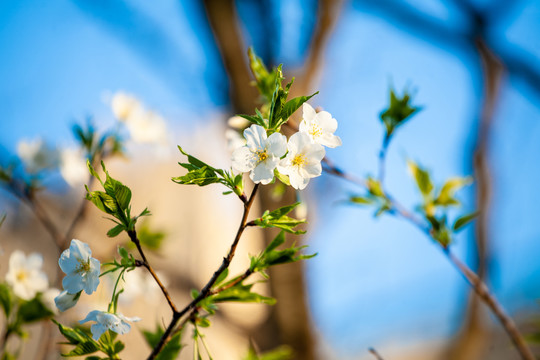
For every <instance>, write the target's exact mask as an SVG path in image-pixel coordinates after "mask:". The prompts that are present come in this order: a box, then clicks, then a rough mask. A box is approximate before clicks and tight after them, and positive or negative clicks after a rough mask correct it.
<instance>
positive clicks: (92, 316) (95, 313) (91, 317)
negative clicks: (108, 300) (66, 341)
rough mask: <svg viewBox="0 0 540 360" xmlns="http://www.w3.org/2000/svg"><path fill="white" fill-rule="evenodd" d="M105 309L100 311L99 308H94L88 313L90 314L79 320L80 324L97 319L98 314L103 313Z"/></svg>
mask: <svg viewBox="0 0 540 360" xmlns="http://www.w3.org/2000/svg"><path fill="white" fill-rule="evenodd" d="M102 312H103V311H99V310H92V311H90V312H89V313H88V315H86V317H85V318H84V319H82V320H80V321H79V324H84V323H85V322H88V321H97V316H98V315H99V314H101V313H102Z"/></svg>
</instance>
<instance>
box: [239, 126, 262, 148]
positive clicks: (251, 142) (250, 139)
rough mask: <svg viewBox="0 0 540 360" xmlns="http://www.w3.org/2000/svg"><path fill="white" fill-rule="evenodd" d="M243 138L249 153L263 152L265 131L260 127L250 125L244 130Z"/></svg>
mask: <svg viewBox="0 0 540 360" xmlns="http://www.w3.org/2000/svg"><path fill="white" fill-rule="evenodd" d="M244 137H245V138H246V141H247V146H248V148H249V149H250V150H251V151H262V150H264V143H265V140H266V138H267V135H266V130H265V129H264V128H263V127H262V126H260V125H255V124H253V125H251V126H250V127H248V128H247V129H246V130H244Z"/></svg>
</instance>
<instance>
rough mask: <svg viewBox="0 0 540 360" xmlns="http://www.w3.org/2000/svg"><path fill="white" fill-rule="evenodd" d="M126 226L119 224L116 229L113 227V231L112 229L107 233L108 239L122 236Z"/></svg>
mask: <svg viewBox="0 0 540 360" xmlns="http://www.w3.org/2000/svg"><path fill="white" fill-rule="evenodd" d="M125 228H126V227H125V226H124V225H123V224H118V225H116V226H115V227H113V228H112V229H110V230H109V231H107V236H108V237H116V236H118V235H120V233H121V232H122V231H123V230H125Z"/></svg>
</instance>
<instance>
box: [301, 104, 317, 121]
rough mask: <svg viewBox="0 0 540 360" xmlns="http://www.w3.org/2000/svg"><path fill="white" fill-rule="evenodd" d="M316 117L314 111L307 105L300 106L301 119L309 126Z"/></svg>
mask: <svg viewBox="0 0 540 360" xmlns="http://www.w3.org/2000/svg"><path fill="white" fill-rule="evenodd" d="M315 116H317V112H316V111H315V109H314V108H313V107H312V106H311V105H309V104H308V103H304V104H303V105H302V118H303V119H304V120H305V121H306V122H307V123H308V124H309V123H310V122H311V120H313V119H314V118H315Z"/></svg>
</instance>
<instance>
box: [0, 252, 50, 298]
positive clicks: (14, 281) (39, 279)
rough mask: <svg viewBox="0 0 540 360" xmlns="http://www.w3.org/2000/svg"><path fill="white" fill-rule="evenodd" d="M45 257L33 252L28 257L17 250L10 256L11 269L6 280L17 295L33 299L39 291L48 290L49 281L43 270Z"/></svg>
mask: <svg viewBox="0 0 540 360" xmlns="http://www.w3.org/2000/svg"><path fill="white" fill-rule="evenodd" d="M42 265H43V257H42V256H41V254H38V253H32V254H30V255H29V256H28V257H26V255H25V254H24V253H23V252H22V251H20V250H15V251H14V252H13V253H12V254H11V256H10V257H9V269H8V272H7V274H6V282H7V283H8V284H9V285H10V286H11V288H12V289H13V292H14V293H15V295H17V296H18V297H20V298H21V299H23V300H30V299H33V298H34V297H35V296H36V294H37V293H38V292H43V291H45V290H47V287H48V286H49V281H48V279H47V275H46V274H45V273H44V272H43V271H41V267H42Z"/></svg>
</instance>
